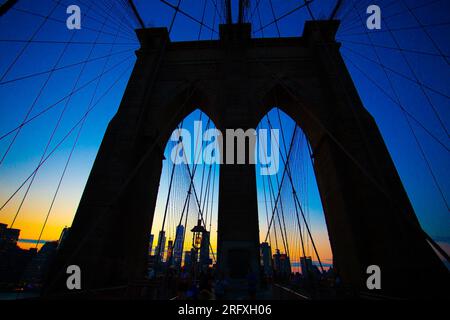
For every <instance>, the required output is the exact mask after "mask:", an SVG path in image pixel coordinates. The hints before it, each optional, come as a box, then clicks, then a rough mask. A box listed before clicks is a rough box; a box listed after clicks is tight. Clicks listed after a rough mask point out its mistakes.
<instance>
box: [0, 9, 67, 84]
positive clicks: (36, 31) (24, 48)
mask: <svg viewBox="0 0 450 320" xmlns="http://www.w3.org/2000/svg"><path fill="white" fill-rule="evenodd" d="M57 7H58V6H57V5H55V6H53V8H52V9H51V10H50V13H49V14H47V15H46V16H43V17H44V19H43V20H42V22H41V23H40V24H39V26H38V27H37V29H36V30H35V31H34V32H33V34H32V35H31V37H30V38H28V40H26V41H25V45H24V46H23V47H22V49H21V50H20V51H19V52H18V54H17V55H16V56H15V57H14V60H13V61H12V62H11V63H10V64H9V66H8V67H7V68H6V70H5V72H4V73H3V74H2V76H1V77H0V82H1V81H3V80H4V79H5V78H6V76H7V75H8V74H9V72H10V71H11V69H12V68H13V67H14V66H15V65H16V63H17V61H18V60H19V59H20V57H21V56H22V55H23V54H24V53H25V51H26V50H27V48H28V46H29V45H30V43H31V41H33V40H34V38H35V37H36V36H37V35H38V34H39V32H40V31H41V29H42V28H43V27H44V25H45V24H46V23H47V21H48V20H49V18H50V16H51V15H52V14H53V12H55V10H56V8H57ZM11 9H14V8H11Z"/></svg>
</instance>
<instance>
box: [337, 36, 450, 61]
mask: <svg viewBox="0 0 450 320" xmlns="http://www.w3.org/2000/svg"><path fill="white" fill-rule="evenodd" d="M336 40H338V41H341V42H343V43H346V42H347V43H353V44H358V45H362V46H367V47H372V46H374V47H375V48H382V49H389V50H395V51H404V52H410V53H415V54H420V55H426V56H433V57H442V55H440V54H437V53H433V52H427V51H422V50H415V49H405V48H401V49H398V48H396V47H390V46H385V45H382V44H375V43H374V44H373V45H372V44H370V43H367V42H361V41H353V40H348V39H342V38H340V36H339V38H336ZM445 57H450V56H445Z"/></svg>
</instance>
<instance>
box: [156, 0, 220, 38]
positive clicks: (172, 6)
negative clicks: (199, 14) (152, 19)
mask: <svg viewBox="0 0 450 320" xmlns="http://www.w3.org/2000/svg"><path fill="white" fill-rule="evenodd" d="M159 1H160V2H161V3H163V4H165V5H166V6H168V7H170V8H172V9H174V10H176V6H174V5H173V4H171V3H170V2H168V1H166V0H159ZM178 11H179V13H181V14H182V15H183V16H185V17H187V18H189V19H191V20H192V21H194V22H197V23H198V24H200V25H202V26H203V27H205V28H207V29H208V30H210V31H213V32H214V33H217V31H216V30H214V28H211V27H210V26H208V25H207V24H205V23H203V22H201V21H200V20H198V19H197V18H195V17H193V16H191V15H190V14H188V13H186V12H185V11H184V10H181V9H178Z"/></svg>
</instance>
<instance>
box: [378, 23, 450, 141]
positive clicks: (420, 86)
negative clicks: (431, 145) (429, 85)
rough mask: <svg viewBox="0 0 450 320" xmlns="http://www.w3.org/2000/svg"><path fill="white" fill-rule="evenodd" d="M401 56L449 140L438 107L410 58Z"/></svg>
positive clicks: (391, 33) (395, 39) (395, 40)
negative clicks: (423, 84)
mask: <svg viewBox="0 0 450 320" xmlns="http://www.w3.org/2000/svg"><path fill="white" fill-rule="evenodd" d="M384 24H385V26H386V28H387V29H388V31H389V34H390V36H391V37H392V39H393V40H394V42H395V45H396V46H397V47H398V48H400V44H399V42H398V40H397V38H396V37H395V35H394V34H393V32H392V31H391V29H390V28H389V26H388V24H387V22H386V21H384ZM400 54H401V56H402V58H403V60H404V61H405V63H406V65H407V66H408V69H409V70H410V72H411V74H412V75H413V76H414V79H415V81H416V83H419V88H420V90H421V92H422V94H423V95H424V96H425V98H426V100H427V102H428V104H429V106H430V107H431V110H432V111H433V113H434V115H435V117H436V119H437V120H438V122H439V124H440V126H441V127H442V129H443V130H444V132H445V134H446V135H447V138H448V137H450V135H449V133H448V130H447V128H446V126H445V124H444V122H443V120H442V117H441V115H440V114H439V112H438V111H437V109H436V106H435V105H434V103H433V102H432V101H431V98H430V96H429V95H428V93H427V92H426V91H425V89H424V87H423V86H422V85H421V84H420V83H421V82H420V80H419V77H418V75H417V73H416V71H414V68H413V67H412V66H411V63H410V62H409V60H408V58H407V57H406V55H405V53H404V52H403V51H400Z"/></svg>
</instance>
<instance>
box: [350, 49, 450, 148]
mask: <svg viewBox="0 0 450 320" xmlns="http://www.w3.org/2000/svg"><path fill="white" fill-rule="evenodd" d="M347 49H348V48H347ZM342 56H343V57H345V58H346V61H348V62H349V63H350V64H351V65H352V66H354V67H355V68H356V69H357V70H358V71H360V72H361V74H363V75H364V76H365V77H366V78H367V79H368V80H369V81H370V82H371V83H372V84H373V85H375V86H376V87H377V88H378V89H379V90H380V91H381V92H382V93H383V94H384V95H385V96H386V97H387V98H388V99H389V100H391V101H392V102H393V103H394V105H395V106H397V107H398V108H399V109H400V110H401V111H402V112H404V113H405V114H406V115H407V116H408V117H409V118H411V119H412V120H413V121H414V122H415V123H416V124H417V125H418V126H419V127H421V128H422V129H423V130H424V131H425V132H426V133H427V134H428V135H429V136H430V137H431V138H432V139H433V140H435V141H436V142H437V143H438V144H439V145H440V146H441V147H443V148H444V149H445V150H446V151H447V152H450V148H449V147H448V146H446V145H445V143H444V142H442V141H441V140H440V138H438V137H437V136H436V135H435V134H434V133H433V132H431V131H430V130H429V129H428V128H427V127H426V126H425V125H424V124H423V123H422V122H421V121H419V119H417V118H416V117H415V116H414V115H413V114H412V113H410V112H409V111H408V110H407V109H405V107H404V106H403V105H402V104H399V103H398V101H396V100H395V99H394V98H393V97H391V95H390V94H389V93H388V92H387V91H386V90H385V89H384V88H383V87H381V85H380V84H379V83H378V81H376V80H374V79H373V78H372V77H371V76H369V75H368V74H367V72H365V71H364V70H362V68H361V67H359V66H358V65H356V64H355V63H354V62H353V59H350V58H349V57H348V56H346V55H345V54H344V53H342ZM380 66H381V67H383V66H384V65H383V64H380ZM384 67H385V68H386V70H389V69H388V68H387V67H386V66H384Z"/></svg>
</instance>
